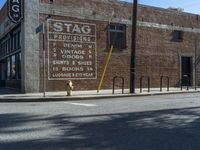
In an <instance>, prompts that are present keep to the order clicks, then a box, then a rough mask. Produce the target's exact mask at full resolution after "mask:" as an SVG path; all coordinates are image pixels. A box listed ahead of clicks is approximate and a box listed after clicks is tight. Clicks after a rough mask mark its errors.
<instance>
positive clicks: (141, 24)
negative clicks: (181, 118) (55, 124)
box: [0, 0, 200, 92]
mask: <svg viewBox="0 0 200 150" xmlns="http://www.w3.org/2000/svg"><path fill="white" fill-rule="evenodd" d="M23 12H24V16H23V19H22V20H21V21H20V22H18V23H17V24H16V23H12V22H11V21H10V20H9V18H8V15H7V14H8V9H7V4H5V6H4V7H3V8H2V9H1V11H0V80H1V86H6V87H12V88H18V89H21V91H22V92H39V91H42V88H43V70H44V68H43V51H42V50H43V42H42V41H43V40H42V36H41V35H40V34H36V31H35V30H36V28H37V27H38V26H39V25H40V24H41V23H44V24H45V28H44V29H45V38H44V39H45V45H44V49H45V51H46V55H45V68H46V69H45V71H46V76H45V81H46V83H45V84H46V89H47V91H58V90H64V89H65V82H64V81H65V80H67V79H71V80H72V81H73V83H74V87H75V90H96V89H97V86H98V83H99V81H100V77H101V74H102V72H103V68H104V64H105V61H106V57H107V55H108V52H109V49H110V46H111V45H114V49H113V54H112V56H111V60H110V63H109V65H108V69H107V72H106V74H105V80H104V83H103V87H102V88H103V89H110V88H112V80H113V77H115V76H122V77H124V78H125V87H126V88H129V85H130V62H131V60H130V57H131V31H132V28H131V27H132V25H131V23H132V21H131V19H132V4H130V3H127V2H120V1H117V0H101V1H99V0H82V1H80V0H65V1H64V0H24V11H23ZM199 35H200V16H199V15H195V14H190V13H185V12H181V11H179V10H172V9H161V8H156V7H150V6H144V5H139V8H138V21H137V42H136V47H137V49H136V86H137V87H138V86H139V79H140V77H141V76H149V77H150V79H151V87H159V86H160V85H159V82H160V77H161V76H169V77H170V86H171V87H178V86H180V83H181V81H182V82H183V84H189V85H190V86H193V85H195V82H196V84H198V85H200V63H199V62H200V48H199V46H198V41H199V40H200V37H199ZM195 41H196V43H195ZM195 66H196V67H195ZM195 68H196V69H195ZM186 76H187V78H186Z"/></svg>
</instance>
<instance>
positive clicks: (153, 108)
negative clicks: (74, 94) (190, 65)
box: [0, 93, 200, 150]
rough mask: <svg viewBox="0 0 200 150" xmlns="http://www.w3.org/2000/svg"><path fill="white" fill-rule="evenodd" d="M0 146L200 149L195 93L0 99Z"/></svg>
mask: <svg viewBox="0 0 200 150" xmlns="http://www.w3.org/2000/svg"><path fill="white" fill-rule="evenodd" d="M0 150H200V94H198V93H195V94H175V95H164V96H148V97H133V98H115V99H104V100H103V99H102V100H88V101H66V102H46V103H45V102H44V103H0Z"/></svg>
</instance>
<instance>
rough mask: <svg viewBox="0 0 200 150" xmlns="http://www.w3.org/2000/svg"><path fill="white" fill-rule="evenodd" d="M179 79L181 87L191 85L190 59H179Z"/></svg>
mask: <svg viewBox="0 0 200 150" xmlns="http://www.w3.org/2000/svg"><path fill="white" fill-rule="evenodd" d="M181 79H182V85H183V86H191V85H192V57H182V58H181Z"/></svg>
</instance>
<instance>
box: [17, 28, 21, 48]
mask: <svg viewBox="0 0 200 150" xmlns="http://www.w3.org/2000/svg"><path fill="white" fill-rule="evenodd" d="M17 48H18V49H19V48H21V32H20V31H19V32H18V33H17Z"/></svg>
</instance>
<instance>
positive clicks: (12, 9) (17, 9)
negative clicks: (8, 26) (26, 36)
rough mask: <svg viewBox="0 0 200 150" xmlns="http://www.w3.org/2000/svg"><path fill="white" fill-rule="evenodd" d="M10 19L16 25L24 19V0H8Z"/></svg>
mask: <svg viewBox="0 0 200 150" xmlns="http://www.w3.org/2000/svg"><path fill="white" fill-rule="evenodd" d="M8 17H9V18H10V20H11V21H12V22H14V23H18V22H19V21H21V19H22V18H23V0H8Z"/></svg>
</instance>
